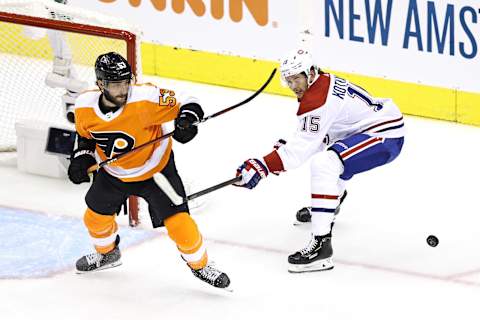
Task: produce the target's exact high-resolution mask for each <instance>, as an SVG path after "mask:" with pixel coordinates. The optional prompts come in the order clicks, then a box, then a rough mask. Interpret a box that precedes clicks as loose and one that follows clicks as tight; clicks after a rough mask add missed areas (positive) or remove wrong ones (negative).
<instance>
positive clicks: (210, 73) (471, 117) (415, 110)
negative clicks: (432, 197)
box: [142, 43, 480, 126]
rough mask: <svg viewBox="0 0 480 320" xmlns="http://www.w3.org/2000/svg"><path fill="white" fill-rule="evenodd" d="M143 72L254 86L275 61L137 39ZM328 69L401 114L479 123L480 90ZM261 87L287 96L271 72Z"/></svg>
mask: <svg viewBox="0 0 480 320" xmlns="http://www.w3.org/2000/svg"><path fill="white" fill-rule="evenodd" d="M142 59H143V63H142V64H143V71H144V73H145V74H153V75H158V76H162V77H167V78H176V79H181V80H188V81H193V82H202V83H209V84H215V85H221V86H227V87H234V88H239V89H247V90H256V89H258V88H259V87H260V86H261V85H262V84H263V82H264V81H265V80H266V78H267V77H268V74H269V73H270V72H271V71H272V69H273V68H276V67H278V63H276V62H273V61H263V60H255V59H250V58H243V57H235V56H226V55H221V54H215V53H209V52H202V51H195V50H190V49H179V48H174V47H168V46H162V45H156V44H149V43H144V44H142ZM327 71H329V72H333V73H335V74H337V75H339V76H341V77H345V78H346V79H348V80H350V81H351V82H354V83H356V84H358V85H360V86H362V87H365V88H367V90H369V91H370V92H371V93H372V95H374V96H376V97H386V98H392V99H393V100H394V101H395V103H396V104H397V105H398V106H399V107H400V109H401V110H402V112H403V113H405V114H411V115H417V116H423V117H429V118H435V119H442V120H448V121H458V122H461V123H466V124H473V125H477V126H480V93H468V92H463V91H457V90H455V89H447V88H440V87H434V86H427V85H422V84H416V83H408V82H402V81H395V80H388V79H382V78H375V77H368V76H361V75H355V74H349V73H343V72H335V71H331V70H327ZM265 92H269V93H275V94H281V95H287V96H292V97H293V95H292V93H291V92H290V91H289V90H288V89H287V88H284V87H283V86H281V84H280V79H279V75H278V73H277V75H276V76H275V78H274V79H273V80H272V82H271V84H270V85H269V86H268V87H267V89H266V90H265Z"/></svg>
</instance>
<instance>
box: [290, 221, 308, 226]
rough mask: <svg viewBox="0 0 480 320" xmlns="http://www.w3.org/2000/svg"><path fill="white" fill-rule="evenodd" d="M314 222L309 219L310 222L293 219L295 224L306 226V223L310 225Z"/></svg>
mask: <svg viewBox="0 0 480 320" xmlns="http://www.w3.org/2000/svg"><path fill="white" fill-rule="evenodd" d="M311 223H312V222H311V221H308V222H302V221H298V220H294V221H293V225H294V226H296V227H297V226H305V225H310V224H311Z"/></svg>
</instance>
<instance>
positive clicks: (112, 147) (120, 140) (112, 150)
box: [91, 131, 135, 158]
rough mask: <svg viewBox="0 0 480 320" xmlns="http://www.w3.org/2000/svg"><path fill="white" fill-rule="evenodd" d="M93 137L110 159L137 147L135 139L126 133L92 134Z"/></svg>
mask: <svg viewBox="0 0 480 320" xmlns="http://www.w3.org/2000/svg"><path fill="white" fill-rule="evenodd" d="M91 135H92V137H93V139H95V142H96V143H97V146H99V147H100V149H102V151H103V152H104V153H105V155H106V156H107V157H108V158H111V157H113V156H114V155H115V154H118V153H124V152H127V151H130V150H132V149H133V147H134V146H135V139H134V138H133V137H131V136H129V135H128V134H126V133H125V132H121V131H113V132H91Z"/></svg>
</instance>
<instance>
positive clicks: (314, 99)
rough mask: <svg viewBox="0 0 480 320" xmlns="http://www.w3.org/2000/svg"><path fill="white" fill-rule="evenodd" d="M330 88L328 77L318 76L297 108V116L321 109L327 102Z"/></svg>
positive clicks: (325, 74) (325, 75)
mask: <svg viewBox="0 0 480 320" xmlns="http://www.w3.org/2000/svg"><path fill="white" fill-rule="evenodd" d="M329 88H330V75H329V74H327V73H324V74H322V75H320V76H319V77H318V79H317V81H315V82H314V83H313V84H312V85H311V86H310V88H308V89H307V91H306V92H305V94H304V95H303V97H302V99H300V106H299V107H298V111H297V116H301V115H302V114H304V113H307V112H310V111H313V110H315V109H318V108H321V107H322V106H323V105H324V104H325V102H326V101H327V96H328V89H329Z"/></svg>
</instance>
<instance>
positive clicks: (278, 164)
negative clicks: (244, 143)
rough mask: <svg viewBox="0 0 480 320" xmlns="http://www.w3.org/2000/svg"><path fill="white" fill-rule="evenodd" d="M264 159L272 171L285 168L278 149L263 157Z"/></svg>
mask: <svg viewBox="0 0 480 320" xmlns="http://www.w3.org/2000/svg"><path fill="white" fill-rule="evenodd" d="M263 160H264V161H265V163H266V164H267V168H268V171H270V172H281V171H284V170H285V169H284V168H283V162H282V159H281V158H280V156H279V155H278V152H277V150H274V151H272V152H270V153H269V154H267V155H266V156H265V157H263Z"/></svg>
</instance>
